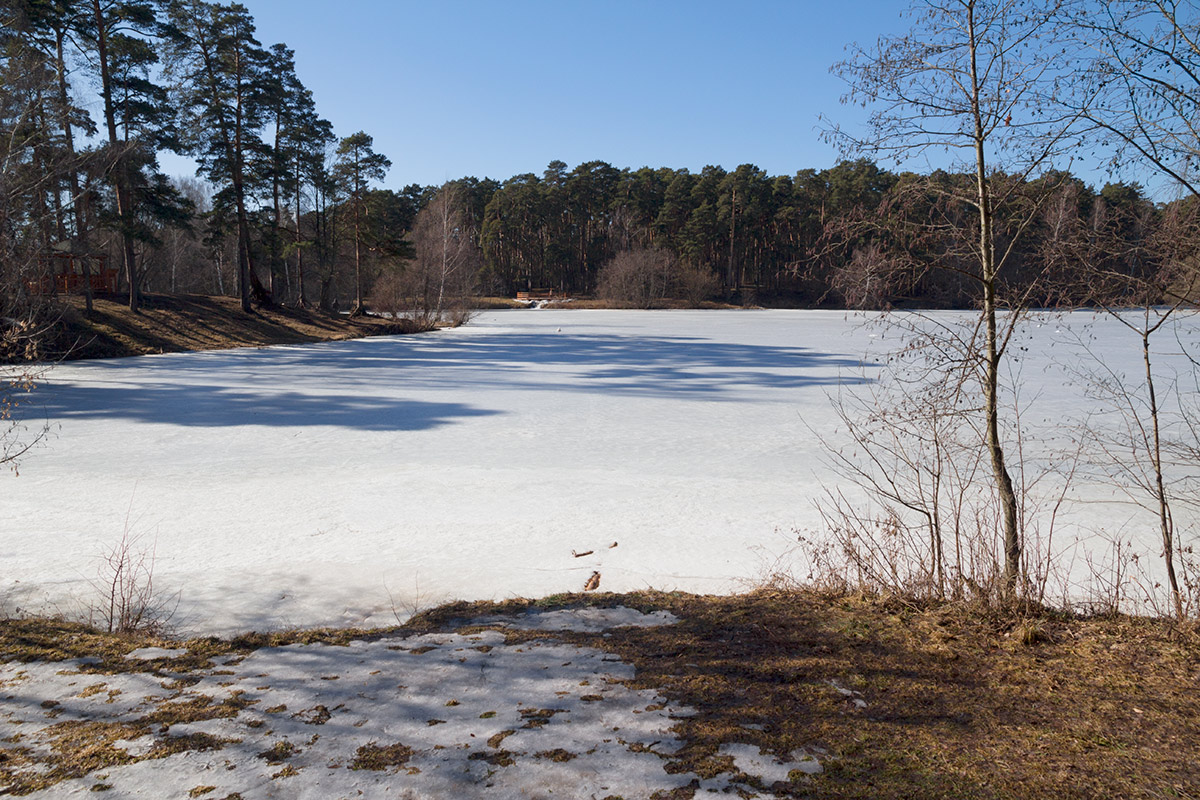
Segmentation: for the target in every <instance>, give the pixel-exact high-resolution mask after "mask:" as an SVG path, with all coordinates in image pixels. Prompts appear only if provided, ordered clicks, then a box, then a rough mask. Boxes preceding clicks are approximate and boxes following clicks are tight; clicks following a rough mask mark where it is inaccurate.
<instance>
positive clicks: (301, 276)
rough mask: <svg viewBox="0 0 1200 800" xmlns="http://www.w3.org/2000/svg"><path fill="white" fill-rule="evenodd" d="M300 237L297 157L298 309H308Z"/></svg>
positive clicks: (298, 160)
mask: <svg viewBox="0 0 1200 800" xmlns="http://www.w3.org/2000/svg"><path fill="white" fill-rule="evenodd" d="M301 242H302V239H301V236H300V156H299V153H297V155H296V285H297V288H298V289H299V300H297V301H296V306H297V307H298V308H308V297H307V296H306V295H305V294H304V248H303V247H301V246H300V245H301Z"/></svg>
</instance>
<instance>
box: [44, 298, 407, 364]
mask: <svg viewBox="0 0 1200 800" xmlns="http://www.w3.org/2000/svg"><path fill="white" fill-rule="evenodd" d="M63 303H64V310H63V316H62V320H61V323H60V325H59V326H58V330H57V335H56V337H55V339H54V341H53V342H51V343H50V344H49V346H48V347H47V351H48V352H47V355H48V356H49V357H51V358H67V359H74V358H115V357H121V356H135V355H147V354H151V353H177V352H183V351H187V350H220V349H226V348H233V347H263V346H266V345H273V344H301V343H304V342H325V341H334V340H341V339H357V338H361V337H364V336H380V335H389V334H396V333H412V332H414V330H415V326H414V323H412V322H410V321H406V320H395V321H392V320H386V319H381V318H379V317H370V316H367V317H356V318H353V319H351V318H350V317H347V316H342V315H332V314H325V313H322V312H320V311H314V310H301V309H292V308H283V307H276V308H265V309H256V310H255V311H254V312H253V313H250V314H247V313H245V312H243V311H242V310H241V306H240V304H239V302H238V301H237V300H236V299H235V298H230V297H210V296H206V295H151V296H147V297H146V298H145V301H144V304H143V307H142V310H141V312H140V313H138V314H132V313H130V311H129V308H128V307H127V306H125V305H123V304H122V303H120V302H118V301H116V300H112V299H100V298H97V299H96V302H95V310H94V311H93V313H92V314H91V316H87V315H85V313H84V310H83V302H82V299H81V298H78V297H69V298H65V299H64V300H63Z"/></svg>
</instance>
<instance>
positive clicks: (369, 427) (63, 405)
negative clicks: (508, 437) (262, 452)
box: [37, 382, 501, 431]
mask: <svg viewBox="0 0 1200 800" xmlns="http://www.w3.org/2000/svg"><path fill="white" fill-rule="evenodd" d="M37 403H38V405H39V406H41V411H42V412H43V413H44V414H45V415H46V416H47V417H48V418H51V419H112V418H118V419H132V420H137V421H139V422H158V423H168V424H172V425H182V426H187V427H231V426H237V425H265V426H270V427H292V426H316V425H333V426H338V427H343V428H353V429H356V430H364V431H419V430H429V429H431V428H437V427H441V426H443V425H448V424H450V423H452V422H454V421H456V420H459V419H464V418H468V417H483V416H491V415H494V414H498V413H501V412H499V411H494V410H491V409H484V408H476V407H473V406H470V405H467V404H464V403H431V402H425V401H420V400H409V399H400V398H388V397H363V396H355V395H347V394H339V395H333V394H311V393H303V394H302V393H300V392H294V391H272V392H268V391H246V390H240V389H230V388H226V387H223V386H214V385H209V384H201V385H194V384H193V385H176V384H168V383H139V384H137V385H136V386H120V387H114V386H95V385H88V384H75V383H57V382H56V383H51V384H47V385H44V386H42V387H39V388H38V392H37Z"/></svg>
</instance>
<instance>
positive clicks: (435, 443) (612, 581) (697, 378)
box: [0, 310, 1140, 633]
mask: <svg viewBox="0 0 1200 800" xmlns="http://www.w3.org/2000/svg"><path fill="white" fill-rule="evenodd" d="M1091 320H1092V317H1091V316H1090V315H1089V316H1087V317H1086V319H1085V318H1084V317H1083V315H1079V316H1078V317H1076V318H1072V319H1071V320H1070V323H1071V325H1073V326H1074V327H1075V328H1077V329H1078V328H1080V327H1081V326H1083V325H1084V324H1085V323H1087V322H1089V321H1091ZM1092 324H1094V328H1092V329H1091V330H1090V332H1089V333H1088V334H1087V335H1088V336H1090V337H1095V338H1094V339H1093V347H1094V348H1097V349H1099V351H1100V352H1103V353H1106V354H1110V355H1111V359H1109V358H1108V356H1106V360H1109V361H1110V363H1113V364H1117V365H1118V367H1121V366H1122V365H1124V366H1125V367H1127V369H1126V371H1128V372H1129V373H1130V374H1133V375H1136V374H1137V372H1138V370H1139V361H1138V358H1139V355H1140V354H1139V350H1138V340H1137V339H1136V338H1135V337H1132V336H1130V335H1129V334H1128V333H1126V332H1123V331H1122V330H1120V329H1119V326H1117V325H1114V324H1113V323H1112V322H1111V321H1109V322H1104V321H1100V322H1095V323H1092ZM1061 327H1062V328H1066V327H1067V324H1066V323H1061ZM879 335H880V330H879V329H877V328H870V327H866V326H865V325H864V319H863V318H862V317H856V316H853V315H847V314H844V313H842V312H820V311H729V312H711V311H709V312H638V311H551V310H541V311H509V312H494V313H489V314H485V315H482V316H481V317H479V318H478V319H476V320H474V321H472V322H471V324H469V325H468V326H466V327H464V328H460V329H457V330H448V331H441V332H438V333H434V334H427V335H420V336H408V337H392V338H377V339H368V340H359V341H352V342H337V343H327V344H311V345H301V346H288V347H273V348H266V349H245V350H235V351H216V352H203V353H186V354H173V355H162V356H147V357H141V358H131V359H120V360H110V361H94V362H76V363H70V364H64V365H61V366H58V367H55V368H54V369H53V370H52V371H51V372H50V373H49V375H48V376H47V379H46V380H45V382H44V383H43V384H42V385H41V386H40V387H39V389H38V390H37V392H36V395H35V397H36V400H35V401H34V402H35V404H36V405H37V407H38V408H39V409H40V410H39V413H42V414H44V416H45V417H46V418H48V419H49V421H50V422H51V424H52V435H51V438H50V439H49V441H48V443H47V444H46V445H45V446H43V447H41V448H39V449H37V450H36V451H34V452H33V453H31V454H30V455H28V456H27V457H26V458H25V459H24V461H23V462H22V465H21V474H20V476H19V477H16V476H13V475H11V474H8V473H6V474H4V475H3V476H0V484H2V485H0V493H2V494H0V496H2V497H3V509H2V514H0V563H2V564H3V568H2V572H0V611H7V612H10V613H11V612H13V611H15V610H16V609H18V608H20V609H23V610H30V611H39V612H46V611H50V612H53V611H56V610H57V611H61V612H63V613H67V614H71V615H77V614H78V613H80V611H81V609H85V608H86V607H87V606H88V605H89V604H93V603H94V602H95V598H96V589H95V587H94V586H93V585H92V584H93V582H94V581H95V577H96V574H97V568H98V565H99V559H100V556H101V554H102V553H104V552H105V551H106V550H108V549H110V548H111V547H112V546H113V544H114V543H115V542H116V541H117V540H119V539H120V537H121V535H122V532H123V531H124V530H126V528H128V530H129V531H130V532H131V533H132V534H133V535H134V536H138V537H140V541H141V544H142V546H150V545H152V546H153V547H154V548H155V553H156V559H157V560H156V566H155V573H154V578H155V582H156V586H157V588H158V589H159V590H160V591H162V592H166V593H174V592H178V593H179V605H178V613H177V615H176V617H175V620H174V623H175V625H176V626H177V627H178V628H179V629H181V630H183V631H188V632H196V631H202V632H216V633H229V632H231V631H235V630H243V629H247V628H259V629H261V628H278V627H281V626H292V625H301V626H310V625H325V624H354V625H385V624H391V623H394V622H395V621H396V618H397V615H399V616H400V617H405V616H407V615H408V613H409V612H410V611H411V610H412V609H413V608H415V607H418V606H420V607H424V606H427V605H431V604H433V603H436V602H439V601H444V600H447V599H453V598H460V599H486V598H496V599H500V598H505V597H511V596H521V595H523V596H540V595H545V594H548V593H553V592H563V591H578V590H580V589H582V587H583V585H584V582H585V581H586V580H587V578H588V577H589V576H590V575H591V574H592V573H593V572H599V573H600V574H601V586H600V588H601V589H602V590H613V591H623V590H632V589H640V588H645V587H655V588H660V589H682V590H688V591H695V592H723V591H730V590H737V589H739V588H744V587H746V586H748V585H749V584H750V583H751V582H753V581H754V580H755V579H757V578H758V577H759V576H761V575H762V574H763V573H764V572H765V571H766V570H768V569H769V568H770V567H771V566H772V565H773V563H774V561H775V559H776V558H777V557H778V556H779V555H780V554H781V553H785V552H786V551H787V550H788V549H789V548H790V547H792V545H793V543H794V536H793V535H792V531H793V529H796V528H806V527H808V528H812V527H813V526H815V525H817V517H816V514H815V511H814V508H813V505H812V498H814V497H815V496H816V495H817V494H818V493H819V492H820V487H821V484H822V475H823V474H825V473H824V470H823V467H822V462H821V446H820V444H819V442H817V441H815V440H814V437H813V436H812V434H811V433H810V428H811V429H814V430H817V431H822V432H824V431H829V432H830V433H831V434H832V431H833V429H834V427H835V425H834V419H835V418H834V415H833V414H832V411H831V408H830V402H829V393H830V392H833V391H837V390H838V388H839V386H841V387H847V386H853V385H855V384H861V383H862V382H863V381H864V380H870V379H871V376H872V375H873V374H874V370H877V369H879V368H880V367H879V366H878V365H870V364H868V366H867V367H866V368H865V369H864V368H863V363H864V354H865V353H866V352H867V351H868V350H870V349H871V348H872V347H875V348H876V352H878V347H879ZM1067 338H1072V337H1067V335H1066V333H1065V332H1064V331H1062V330H1060V323H1051V324H1048V325H1045V326H1043V327H1042V328H1039V329H1037V330H1036V331H1035V333H1034V334H1033V337H1032V338H1031V340H1030V341H1031V342H1032V343H1033V345H1032V346H1031V348H1030V352H1029V353H1028V354H1027V359H1028V360H1027V363H1025V365H1024V367H1023V369H1022V382H1023V386H1024V395H1025V396H1026V397H1028V398H1036V400H1035V403H1036V405H1035V406H1034V410H1033V411H1031V412H1027V414H1026V420H1027V421H1030V420H1033V421H1034V422H1035V424H1036V420H1037V419H1040V420H1042V421H1043V423H1044V425H1045V426H1046V429H1047V430H1051V429H1053V428H1055V427H1056V426H1057V425H1059V424H1060V422H1059V421H1060V420H1061V419H1062V417H1063V415H1064V414H1066V413H1068V412H1070V411H1072V410H1078V407H1079V403H1080V402H1082V401H1081V399H1080V398H1081V395H1080V394H1079V393H1078V392H1073V391H1071V390H1069V388H1066V387H1065V384H1066V383H1067V380H1066V378H1065V375H1064V369H1063V367H1062V366H1061V365H1060V364H1061V357H1062V356H1063V355H1064V353H1065V352H1066V351H1065V350H1062V349H1060V350H1058V351H1055V346H1056V345H1059V344H1062V342H1065V341H1066V339H1067ZM1060 340H1061V341H1060ZM1062 347H1066V345H1065V344H1062ZM31 407H32V406H31ZM1109 494H1111V491H1109ZM1112 513H1113V512H1112V510H1111V509H1108V510H1105V511H1104V512H1103V518H1104V519H1106V520H1108V521H1110V522H1111V520H1112V519H1113V517H1112ZM1121 513H1127V512H1121ZM1115 527H1119V526H1115ZM614 544H615V546H613V545H614ZM586 551H592V554H591V555H587V556H583V557H579V558H577V557H575V555H574V553H583V552H586Z"/></svg>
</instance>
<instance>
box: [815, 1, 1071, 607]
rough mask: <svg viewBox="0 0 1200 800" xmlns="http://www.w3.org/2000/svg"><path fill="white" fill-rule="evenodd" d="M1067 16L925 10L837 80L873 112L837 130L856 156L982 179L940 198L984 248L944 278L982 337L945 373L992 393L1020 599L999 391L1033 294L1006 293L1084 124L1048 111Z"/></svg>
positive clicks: (1018, 543)
mask: <svg viewBox="0 0 1200 800" xmlns="http://www.w3.org/2000/svg"><path fill="white" fill-rule="evenodd" d="M1056 9H1057V4H1056V3H1055V2H1039V0H922V1H921V2H916V3H914V4H913V5H912V6H911V7H910V9H909V12H908V13H909V16H910V17H911V19H912V21H913V27H912V29H911V31H910V32H909V33H908V34H906V35H903V36H897V37H884V38H881V39H880V40H879V42H878V44H877V45H876V46H875V47H874V48H861V47H857V46H856V47H854V48H852V52H851V56H850V57H849V58H848V59H847V60H845V61H843V62H841V63H839V64H837V65H835V66H834V68H833V69H834V72H835V73H837V74H839V75H840V76H841V77H842V78H843V79H845V80H846V81H847V82H848V84H849V86H850V92H849V94H848V95H847V96H846V97H845V101H846V102H852V103H861V104H863V105H865V106H867V107H869V108H870V109H872V110H871V115H870V118H869V122H868V124H867V130H866V132H865V133H864V134H862V135H859V134H855V133H851V132H849V131H847V130H845V129H843V128H842V127H839V126H837V125H833V126H831V127H830V128H829V129H828V135H829V138H830V139H831V140H832V141H833V142H835V143H836V144H837V145H838V146H839V147H840V148H841V150H842V151H843V152H844V153H847V154H851V153H853V154H864V153H865V154H868V155H875V156H883V157H891V158H894V159H895V160H896V161H897V162H898V163H899V162H905V161H909V160H912V159H916V158H923V157H926V156H927V155H930V154H935V153H936V154H937V155H938V156H940V155H941V154H948V155H949V156H950V158H951V159H952V160H953V161H954V164H955V166H957V167H961V169H962V170H963V172H966V173H969V174H970V175H971V176H972V180H971V184H970V189H969V192H968V193H962V194H959V193H958V192H957V189H956V187H955V186H953V185H948V184H943V185H942V186H938V187H934V188H935V190H936V191H938V192H943V193H949V194H953V195H955V197H954V199H955V200H956V201H957V202H960V203H964V204H966V206H967V207H968V208H969V209H970V210H971V212H972V217H971V218H970V219H968V220H966V223H967V225H966V227H967V230H968V231H969V232H970V233H971V234H972V236H973V242H964V247H963V248H962V250H961V251H960V252H959V253H957V254H956V255H957V256H959V257H956V258H953V259H949V260H946V261H944V262H943V263H942V264H941V265H940V266H943V267H944V268H947V269H951V270H952V271H954V272H956V273H958V274H960V275H962V276H963V277H964V278H966V279H967V280H968V281H969V282H970V283H971V284H972V285H973V286H974V287H975V295H976V302H977V303H978V307H979V317H978V325H977V328H976V330H977V335H976V336H975V337H972V338H971V339H970V340H969V341H968V342H967V343H966V350H965V351H963V352H960V353H958V358H957V359H956V361H957V363H945V364H944V366H945V368H947V369H955V368H959V369H963V370H964V374H969V375H970V376H971V377H972V379H973V380H975V381H977V382H978V384H979V386H980V387H981V390H982V392H981V393H982V400H983V406H982V408H981V409H979V411H978V413H979V414H981V417H982V425H981V427H982V428H983V432H984V437H985V442H986V448H987V452H988V457H989V462H990V471H991V477H992V484H993V488H994V491H995V494H996V499H997V502H998V504H999V508H1000V511H1001V522H1002V529H1003V532H1004V537H1003V538H1004V541H1003V550H1004V574H1003V582H1004V587H1005V593H1006V595H1007V596H1008V597H1010V598H1012V597H1015V595H1016V594H1017V591H1018V589H1019V586H1020V581H1021V578H1022V562H1021V556H1022V532H1021V530H1020V527H1019V509H1018V499H1017V494H1016V491H1015V489H1014V486H1013V478H1012V472H1011V466H1010V464H1009V463H1008V453H1007V452H1006V446H1005V442H1004V437H1003V435H1002V432H1001V427H1002V426H1001V420H1000V407H1001V402H1000V379H1001V372H1002V365H1003V364H1004V360H1005V355H1006V351H1007V348H1008V346H1009V343H1010V342H1011V341H1012V337H1013V334H1014V332H1015V331H1016V330H1017V326H1018V324H1019V322H1020V320H1021V316H1022V312H1023V311H1024V310H1025V309H1026V308H1027V305H1028V299H1029V297H1030V296H1031V290H1030V289H1029V288H1028V287H1029V284H1028V282H1027V281H1026V282H1025V284H1026V289H1025V290H1024V291H1018V292H1015V293H1012V292H1008V293H1006V292H1004V291H1003V289H1004V282H1003V275H1004V272H1005V267H1006V264H1007V263H1008V262H1009V260H1010V258H1011V257H1012V255H1013V253H1014V252H1015V250H1016V246H1017V243H1018V242H1019V241H1020V239H1021V234H1023V233H1024V232H1025V230H1026V229H1027V228H1028V226H1029V225H1030V224H1031V223H1032V222H1033V220H1034V218H1035V216H1036V209H1037V207H1038V206H1039V205H1040V202H1041V199H1040V198H1037V197H1034V198H1030V196H1029V194H1028V191H1027V190H1028V188H1029V187H1030V186H1031V185H1034V183H1035V181H1034V179H1035V178H1036V177H1038V176H1040V175H1042V174H1044V173H1046V172H1048V171H1049V170H1050V169H1051V168H1052V167H1053V166H1054V164H1055V159H1056V157H1058V156H1060V155H1061V154H1062V152H1063V150H1064V148H1065V145H1066V144H1067V138H1066V137H1067V136H1068V134H1069V133H1070V132H1071V130H1072V125H1073V123H1074V122H1075V120H1076V119H1077V116H1078V115H1077V114H1074V113H1072V112H1070V111H1069V110H1063V111H1062V113H1055V112H1054V111H1053V107H1049V108H1048V107H1047V104H1046V102H1045V101H1046V98H1047V97H1048V96H1050V95H1051V94H1052V92H1053V88H1054V84H1055V82H1056V80H1057V79H1058V77H1059V75H1058V73H1057V70H1058V68H1059V64H1058V63H1057V62H1056V60H1055V53H1054V48H1053V47H1051V45H1052V43H1053V41H1054V36H1055V31H1054V27H1053V26H1054V24H1055V19H1056V17H1055V11H1056ZM1001 216H1005V217H1007V218H1009V219H1010V220H1012V219H1014V218H1015V224H1013V223H1012V222H1010V224H1009V230H1008V231H1007V233H1006V235H1005V236H1004V237H1001V236H1000V235H999V232H998V230H997V220H998V218H999V217H1001ZM1005 312H1007V313H1005Z"/></svg>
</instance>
